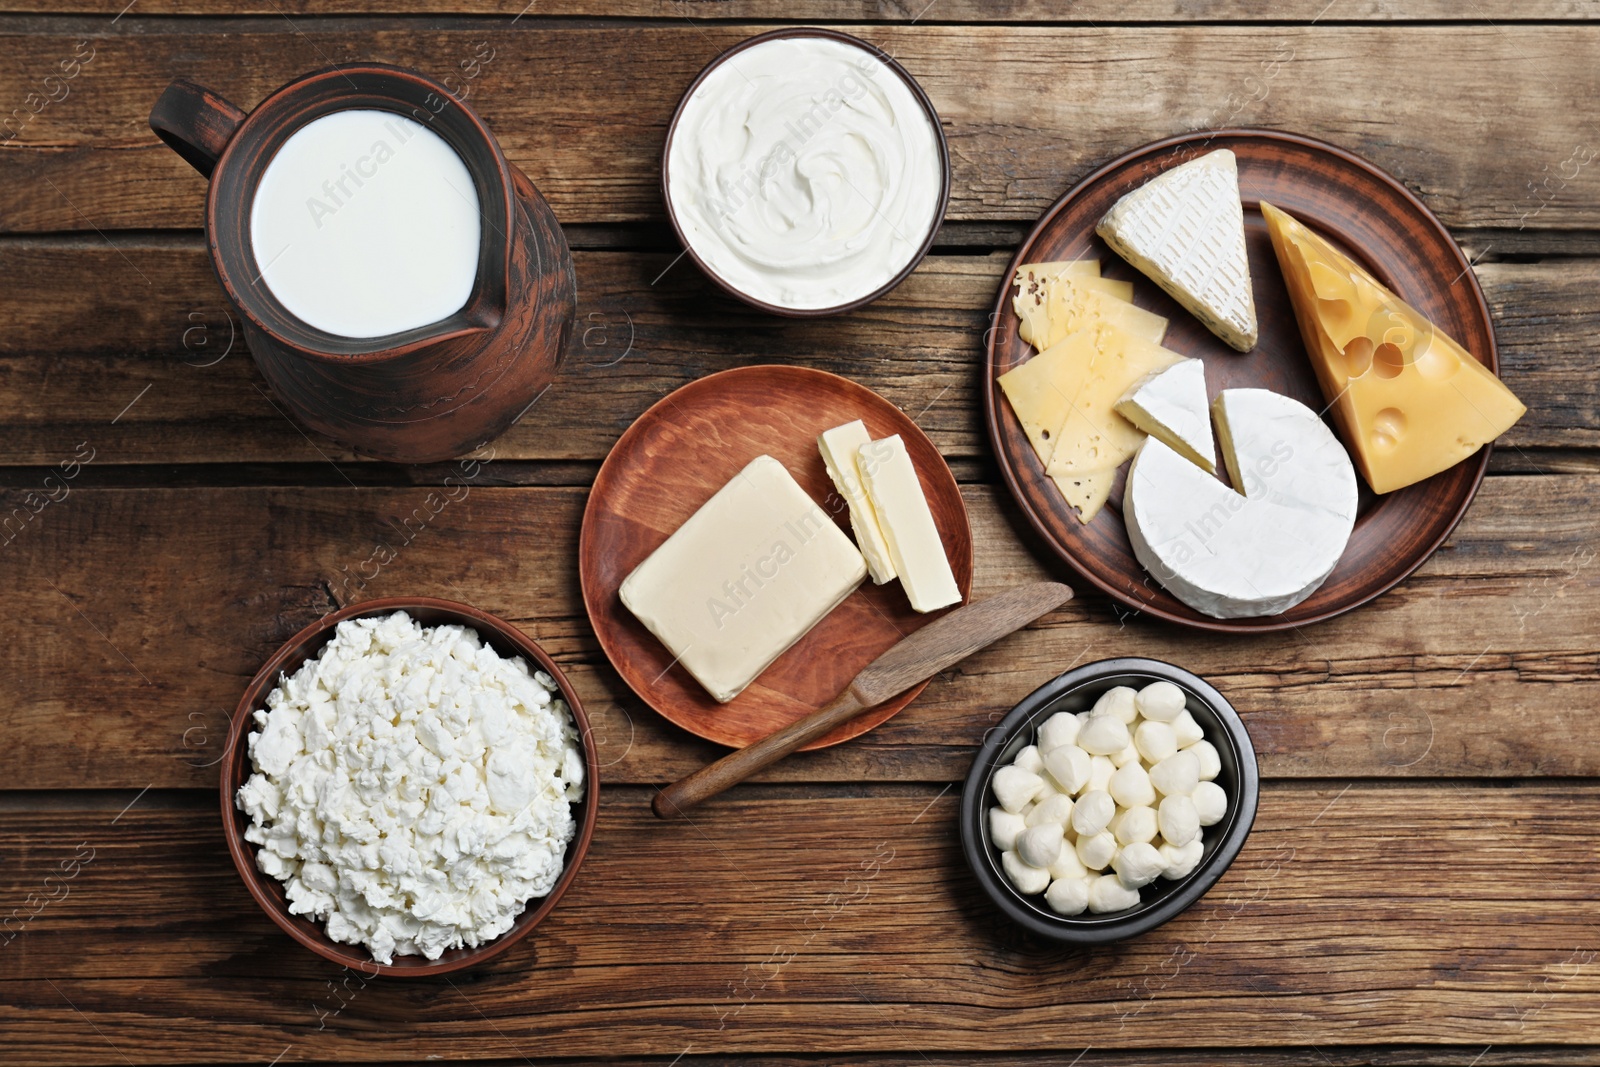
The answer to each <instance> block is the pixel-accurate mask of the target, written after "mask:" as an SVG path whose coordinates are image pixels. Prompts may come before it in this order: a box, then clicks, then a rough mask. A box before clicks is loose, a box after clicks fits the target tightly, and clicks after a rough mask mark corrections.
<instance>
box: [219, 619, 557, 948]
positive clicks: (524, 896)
mask: <svg viewBox="0 0 1600 1067" xmlns="http://www.w3.org/2000/svg"><path fill="white" fill-rule="evenodd" d="M266 704H267V707H266V710H263V711H257V712H256V713H255V719H254V721H255V725H256V730H255V731H254V732H253V733H251V734H250V735H249V739H248V746H249V755H250V759H251V761H252V764H253V766H254V770H255V773H254V774H252V775H251V776H250V778H249V779H248V780H247V781H246V782H245V783H244V784H243V785H242V786H241V787H240V788H239V790H238V792H237V794H236V796H235V803H236V804H237V806H238V808H239V809H240V810H241V811H243V812H244V813H245V814H246V816H247V817H248V818H249V820H250V826H249V827H248V828H246V830H245V833H244V836H245V839H246V840H247V841H250V842H251V843H253V844H255V845H256V846H258V847H257V850H256V864H257V866H258V867H259V868H260V869H261V871H262V872H263V873H265V874H267V875H269V876H271V877H273V878H276V879H278V880H279V881H281V882H282V883H283V886H284V893H285V896H286V898H287V900H288V910H289V912H290V913H291V914H294V915H303V916H307V917H309V918H313V919H317V920H321V921H323V922H324V923H325V924H326V931H327V934H328V936H329V937H330V938H331V939H333V940H334V941H340V942H344V943H347V944H360V945H365V946H366V947H367V949H368V950H369V951H370V952H371V953H372V956H373V958H374V959H375V960H377V961H378V962H380V963H390V962H392V960H393V957H394V956H396V955H421V956H425V957H426V958H428V959H430V960H432V959H438V958H439V957H440V956H441V955H442V954H443V953H444V952H445V951H446V950H448V949H453V948H461V947H468V948H470V947H476V946H478V945H481V944H484V943H486V942H488V941H492V940H493V939H495V938H497V937H499V936H500V935H501V934H503V933H505V932H506V931H507V930H509V929H510V928H511V926H512V924H513V923H515V921H516V919H517V917H518V916H519V915H521V914H522V911H523V909H524V908H525V906H526V905H527V902H528V901H529V900H531V899H534V898H537V897H542V896H545V895H546V894H548V893H549V892H550V891H551V889H552V888H553V887H554V886H555V884H556V882H557V880H558V879H559V878H560V876H561V872H562V869H563V864H564V857H565V853H566V849H567V845H568V843H569V842H570V841H571V840H572V839H573V837H574V836H575V834H576V832H577V824H576V822H575V820H574V818H573V815H572V811H571V808H572V805H573V804H575V803H577V802H578V801H580V800H582V799H583V793H584V785H585V783H584V760H583V751H582V748H581V746H580V743H579V736H578V730H577V726H576V723H575V722H574V719H573V716H572V714H571V712H570V711H569V710H568V708H567V706H566V703H565V702H564V701H563V700H562V699H561V698H560V695H559V690H558V689H557V686H556V685H555V683H554V681H553V680H552V679H551V678H550V677H549V676H548V675H546V674H545V673H544V672H542V671H530V670H529V669H528V666H527V664H526V662H524V661H523V660H522V659H521V658H511V659H507V658H503V657H501V656H500V655H499V654H498V653H497V652H495V651H494V649H492V648H489V647H488V646H487V645H485V644H484V643H483V642H482V641H481V640H480V638H479V637H478V635H477V634H476V633H475V632H474V631H472V630H470V629H468V628H466V627H463V626H454V625H441V626H431V627H425V626H420V625H418V624H417V623H416V622H415V621H414V620H413V619H412V618H411V617H410V616H409V615H407V614H406V613H405V612H403V611H398V612H394V613H393V614H390V615H385V616H378V617H363V618H355V619H347V620H345V621H344V622H341V623H339V625H338V628H337V629H336V631H335V633H334V637H333V639H332V640H331V641H329V642H328V644H327V645H325V646H324V647H323V649H322V651H321V652H320V653H319V654H318V655H317V656H316V657H315V658H313V659H309V660H307V661H306V662H305V663H304V665H303V666H301V667H300V669H299V670H298V671H296V672H295V673H294V674H293V675H289V676H285V677H281V678H280V680H279V683H278V685H277V687H276V688H275V689H273V690H272V692H271V693H270V694H268V696H267V700H266Z"/></svg>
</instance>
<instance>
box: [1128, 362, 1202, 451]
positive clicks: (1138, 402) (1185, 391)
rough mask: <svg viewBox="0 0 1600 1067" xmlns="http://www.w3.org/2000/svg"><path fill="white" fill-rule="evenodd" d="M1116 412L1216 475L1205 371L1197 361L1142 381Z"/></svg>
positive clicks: (1184, 363)
mask: <svg viewBox="0 0 1600 1067" xmlns="http://www.w3.org/2000/svg"><path fill="white" fill-rule="evenodd" d="M1116 411H1117V414H1118V415H1121V416H1122V417H1123V418H1125V419H1127V420H1128V421H1129V422H1131V423H1133V425H1135V426H1137V427H1138V428H1139V429H1141V430H1143V431H1144V432H1145V433H1147V434H1150V435H1151V436H1153V437H1159V438H1161V440H1162V441H1164V442H1165V443H1166V444H1167V445H1168V447H1170V448H1172V449H1174V450H1175V451H1177V452H1178V453H1179V454H1180V455H1182V456H1183V457H1184V458H1185V459H1187V460H1189V462H1191V463H1196V464H1199V465H1200V466H1201V467H1204V468H1205V469H1206V470H1207V471H1210V472H1211V473H1213V474H1215V473H1216V470H1217V462H1216V458H1215V457H1216V454H1217V447H1216V443H1215V442H1214V441H1213V440H1212V437H1211V407H1210V404H1209V402H1208V401H1207V399H1206V368H1205V364H1204V363H1202V362H1200V361H1199V360H1198V359H1185V360H1182V361H1181V362H1178V363H1174V364H1173V365H1172V366H1170V367H1168V368H1167V369H1166V370H1162V371H1157V372H1156V373H1154V374H1151V375H1149V376H1148V377H1145V378H1143V379H1141V380H1140V381H1139V382H1138V384H1136V385H1135V386H1134V387H1133V388H1132V389H1130V390H1128V392H1127V395H1125V396H1124V397H1123V398H1122V399H1121V400H1119V401H1117V406H1116Z"/></svg>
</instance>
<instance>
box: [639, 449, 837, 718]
mask: <svg viewBox="0 0 1600 1067" xmlns="http://www.w3.org/2000/svg"><path fill="white" fill-rule="evenodd" d="M866 576H867V564H866V561H865V560H863V559H862V558H861V553H860V552H857V551H856V547H855V546H854V545H852V544H851V543H850V538H848V537H846V536H845V534H844V532H843V531H842V530H840V529H839V527H837V526H835V525H834V523H833V520H832V519H830V518H829V517H828V515H827V513H826V512H824V511H823V510H822V507H821V505H819V504H818V503H817V502H816V501H815V500H812V499H811V497H810V496H809V495H807V493H806V491H805V490H804V489H802V488H800V485H799V483H797V482H796V481H795V480H794V478H793V477H792V476H791V475H790V474H789V472H788V471H787V470H785V469H784V466H783V464H781V463H779V462H778V461H777V460H775V459H773V458H772V457H771V456H757V457H756V458H755V459H753V460H751V461H750V464H749V465H748V466H746V467H745V468H744V470H742V471H740V472H739V473H738V474H736V475H734V477H733V480H732V481H730V482H729V483H728V484H727V485H725V486H723V487H722V488H721V489H719V490H717V493H716V495H715V496H713V497H712V498H711V499H710V500H708V501H706V502H705V503H704V504H703V505H701V507H700V510H699V511H696V512H695V513H694V514H693V515H691V516H689V520H688V521H687V522H685V523H684V524H683V525H682V526H680V527H679V528H678V529H677V531H676V532H674V533H673V535H672V536H671V537H669V538H667V540H666V542H665V543H663V544H662V546H661V547H660V548H658V549H656V550H655V551H654V552H652V553H651V554H650V556H649V557H648V558H647V559H645V561H644V562H643V563H641V564H639V566H638V567H636V568H634V571H633V573H632V574H630V575H628V577H627V579H626V580H624V581H623V583H622V589H621V595H622V602H623V604H625V605H626V606H627V608H628V610H629V611H631V612H633V614H634V615H635V616H637V617H638V619H639V621H640V622H642V623H644V625H645V626H646V627H647V628H648V629H649V630H650V632H651V633H653V634H655V635H656V637H658V638H659V639H660V640H661V643H662V644H664V645H666V646H667V650H668V651H669V652H671V653H672V654H673V656H675V657H676V658H677V662H679V663H681V664H683V666H684V668H685V669H687V670H688V672H689V673H690V674H692V675H694V678H695V680H696V681H698V682H699V683H700V684H701V685H703V686H705V689H706V692H708V693H710V694H711V695H712V696H713V697H715V698H716V699H717V700H719V701H722V702H723V703H726V702H727V701H730V700H732V699H733V698H734V697H736V696H738V695H739V694H740V693H741V692H743V690H744V688H745V687H746V686H747V685H749V684H750V683H751V682H752V681H754V680H755V678H756V676H757V675H759V674H760V673H761V672H762V671H764V670H766V669H767V667H768V666H770V665H771V664H772V661H773V660H775V659H777V658H778V657H779V656H781V655H783V653H784V652H785V651H787V650H788V648H789V646H791V645H793V644H794V643H795V642H796V641H798V640H800V638H802V637H804V636H805V635H806V633H807V632H808V631H809V630H810V629H811V628H812V627H813V626H815V625H816V624H817V623H818V622H820V621H821V620H822V617H823V616H825V615H827V614H828V613H829V612H830V611H832V610H833V609H834V608H836V607H838V606H839V603H840V602H841V601H843V600H844V598H845V597H847V596H849V595H850V594H851V593H852V592H854V591H855V589H856V587H857V586H859V585H860V584H861V580H862V579H863V578H865V577H866Z"/></svg>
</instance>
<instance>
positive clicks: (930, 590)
mask: <svg viewBox="0 0 1600 1067" xmlns="http://www.w3.org/2000/svg"><path fill="white" fill-rule="evenodd" d="M857 463H858V465H859V466H860V468H861V479H862V481H864V482H865V483H866V486H867V495H868V496H870V497H871V498H872V506H873V507H874V508H876V509H877V511H878V523H879V525H880V526H881V527H882V528H883V538H884V540H885V541H887V542H888V544H889V556H890V558H891V559H892V560H894V569H895V571H896V572H897V573H898V574H899V575H900V584H901V585H902V586H904V587H905V591H906V596H907V597H909V598H910V599H911V606H912V607H913V608H915V609H916V610H918V611H924V612H926V611H937V610H938V609H940V608H944V607H949V606H950V605H951V604H959V603H960V602H961V590H960V588H958V587H957V585H956V576H955V574H954V573H952V572H951V570H950V558H949V557H948V556H946V555H945V551H944V542H943V541H942V540H940V538H939V527H938V526H937V525H935V524H934V521H933V512H932V511H930V510H929V509H928V498H927V497H926V496H924V495H923V492H922V483H921V482H920V481H918V480H917V468H916V467H915V466H914V465H913V464H912V462H911V456H910V455H909V454H908V453H907V452H906V443H905V442H904V441H902V440H901V439H900V435H899V434H895V435H894V436H893V437H885V438H882V439H880V440H877V441H871V442H869V443H867V444H865V445H862V446H861V452H860V453H859V455H858V457H857Z"/></svg>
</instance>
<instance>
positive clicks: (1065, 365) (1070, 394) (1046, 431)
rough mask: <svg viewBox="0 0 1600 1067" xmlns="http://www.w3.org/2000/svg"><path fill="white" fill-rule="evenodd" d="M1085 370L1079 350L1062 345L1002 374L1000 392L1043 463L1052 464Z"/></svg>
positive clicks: (1049, 349) (1047, 350)
mask: <svg viewBox="0 0 1600 1067" xmlns="http://www.w3.org/2000/svg"><path fill="white" fill-rule="evenodd" d="M1081 367H1082V359H1081V356H1080V354H1079V353H1078V352H1077V351H1076V350H1075V348H1074V347H1073V346H1069V345H1065V344H1061V345H1056V346H1055V347H1053V348H1047V349H1045V350H1044V351H1043V352H1040V353H1039V354H1038V355H1037V356H1034V357H1033V358H1032V359H1030V360H1028V361H1027V362H1026V363H1021V364H1018V365H1017V366H1015V367H1012V368H1011V369H1010V370H1008V371H1006V372H1005V373H1004V374H1002V375H1000V378H999V383H1000V391H1001V392H1003V393H1005V395H1006V400H1007V402H1009V403H1010V405H1011V410H1012V411H1013V412H1015V413H1016V416H1017V421H1018V422H1019V423H1021V424H1022V432H1023V433H1024V434H1026V435H1027V438H1028V443H1029V444H1031V445H1032V446H1033V451H1034V454H1035V455H1037V456H1038V457H1039V462H1040V463H1042V464H1046V465H1048V464H1049V462H1050V457H1051V455H1052V454H1053V453H1054V452H1055V448H1056V437H1055V435H1056V432H1057V431H1058V430H1060V429H1061V424H1062V423H1064V422H1066V421H1067V414H1068V413H1069V412H1070V411H1071V410H1072V401H1073V399H1074V397H1075V396H1076V394H1077V391H1078V382H1079V380H1080V377H1081V374H1082V371H1081Z"/></svg>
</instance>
